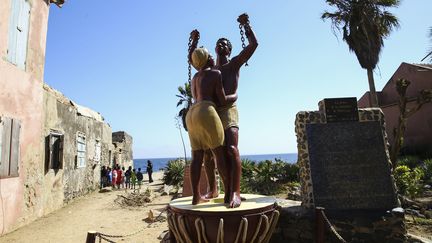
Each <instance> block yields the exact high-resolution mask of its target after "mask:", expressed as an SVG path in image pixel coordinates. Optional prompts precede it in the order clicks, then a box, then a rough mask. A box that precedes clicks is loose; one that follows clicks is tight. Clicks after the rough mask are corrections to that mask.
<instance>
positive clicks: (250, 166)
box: [240, 159, 256, 193]
mask: <svg viewBox="0 0 432 243" xmlns="http://www.w3.org/2000/svg"><path fill="white" fill-rule="evenodd" d="M241 163H242V177H241V179H240V192H241V193H256V191H255V190H254V189H253V183H254V180H253V178H254V176H255V174H256V171H255V162H254V161H252V160H249V159H242V160H241Z"/></svg>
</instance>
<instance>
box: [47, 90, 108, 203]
mask: <svg viewBox="0 0 432 243" xmlns="http://www.w3.org/2000/svg"><path fill="white" fill-rule="evenodd" d="M45 102H46V107H47V108H48V107H49V108H48V109H47V110H46V114H47V115H46V121H45V127H44V134H45V136H48V135H49V133H50V132H51V131H56V132H58V133H61V134H63V168H62V169H60V170H58V171H56V170H53V169H49V170H48V172H46V174H45V183H44V185H45V186H44V189H46V190H51V192H52V193H49V192H48V191H47V192H46V193H45V195H46V196H45V198H44V200H45V204H46V211H52V210H55V209H57V208H59V207H61V206H62V205H63V202H69V201H70V200H72V199H74V198H76V197H78V196H82V195H84V194H86V193H88V192H91V191H94V190H96V189H97V188H98V187H99V185H100V169H101V166H102V165H108V164H109V149H110V146H111V144H112V140H111V128H110V127H109V125H108V124H107V123H105V122H103V121H98V120H95V119H94V118H91V117H86V116H83V115H80V114H79V113H78V112H77V108H76V107H75V106H74V105H73V104H72V103H71V102H70V100H68V99H67V98H65V97H63V96H61V94H59V93H58V92H56V91H53V90H52V89H50V88H49V87H47V86H45ZM79 133H80V134H83V135H84V136H85V142H86V146H85V147H86V153H85V167H79V166H78V160H77V136H78V134H79ZM97 141H99V142H100V145H101V154H100V160H99V161H97V160H96V143H97Z"/></svg>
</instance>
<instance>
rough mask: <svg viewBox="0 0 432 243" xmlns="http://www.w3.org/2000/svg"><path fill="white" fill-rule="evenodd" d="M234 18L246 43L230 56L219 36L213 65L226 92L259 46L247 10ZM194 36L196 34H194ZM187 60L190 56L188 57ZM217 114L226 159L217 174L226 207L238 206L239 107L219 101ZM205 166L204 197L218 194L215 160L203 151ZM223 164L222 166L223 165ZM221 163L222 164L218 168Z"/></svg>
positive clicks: (235, 84)
mask: <svg viewBox="0 0 432 243" xmlns="http://www.w3.org/2000/svg"><path fill="white" fill-rule="evenodd" d="M237 21H238V22H239V23H240V24H241V25H242V26H243V27H244V29H245V34H246V37H247V39H248V42H249V44H248V45H247V46H246V47H245V48H244V49H243V50H242V51H241V52H240V54H239V55H237V56H235V57H233V58H232V59H231V60H230V59H229V57H230V55H231V51H232V45H231V42H230V41H229V40H228V39H226V38H220V39H219V40H218V41H217V42H216V48H215V51H216V54H217V62H216V68H217V69H218V70H220V71H221V73H222V82H223V88H224V91H225V94H228V95H237V88H238V80H239V76H240V67H241V66H242V65H243V64H245V63H246V62H247V61H248V60H249V58H250V57H251V56H252V55H253V53H254V52H255V50H256V48H257V47H258V41H257V39H256V37H255V33H254V32H253V31H252V28H251V26H250V24H249V17H248V15H247V14H242V15H240V16H239V18H238V19H237ZM198 36H199V33H198V31H196V30H194V31H192V33H191V38H192V40H193V43H192V46H191V49H190V52H189V53H192V52H193V51H194V49H195V48H196V46H197V43H198ZM194 37H196V38H194ZM189 60H190V59H189ZM218 105H219V106H218V115H219V117H220V119H221V121H222V124H223V128H224V133H225V148H226V156H227V163H226V164H221V163H217V165H218V170H219V174H220V175H221V177H222V181H223V183H224V189H225V199H224V201H225V203H228V204H229V207H231V208H235V207H239V206H240V204H241V197H240V177H241V160H240V154H239V150H238V130H239V125H238V111H237V106H236V104H235V103H234V102H231V103H228V104H227V105H222V104H218ZM204 163H205V168H206V174H207V178H208V182H209V185H210V191H209V192H208V193H207V194H206V195H205V197H206V198H212V197H216V196H217V187H216V180H215V175H214V168H215V166H214V161H213V159H212V158H211V156H210V155H209V154H208V153H206V156H205V161H204ZM224 165H225V166H224ZM221 166H224V167H223V168H221Z"/></svg>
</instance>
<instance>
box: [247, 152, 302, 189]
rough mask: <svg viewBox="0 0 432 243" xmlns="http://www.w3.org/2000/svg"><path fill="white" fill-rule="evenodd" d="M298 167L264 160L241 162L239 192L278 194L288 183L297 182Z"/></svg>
mask: <svg viewBox="0 0 432 243" xmlns="http://www.w3.org/2000/svg"><path fill="white" fill-rule="evenodd" d="M298 173H299V167H298V165H297V164H290V163H286V162H284V161H282V160H279V159H275V161H274V162H273V161H271V160H265V161H261V162H258V163H256V162H254V161H251V160H248V159H243V160H242V178H241V180H240V191H241V192H242V193H258V194H265V195H274V194H277V193H280V192H281V191H282V189H283V188H284V187H285V184H286V183H288V182H298V178H299V175H298Z"/></svg>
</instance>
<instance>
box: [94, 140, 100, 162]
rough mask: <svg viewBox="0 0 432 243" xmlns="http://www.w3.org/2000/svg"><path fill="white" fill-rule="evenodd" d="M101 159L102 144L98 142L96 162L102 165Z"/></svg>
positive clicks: (96, 145)
mask: <svg viewBox="0 0 432 243" xmlns="http://www.w3.org/2000/svg"><path fill="white" fill-rule="evenodd" d="M100 159H101V142H100V141H99V140H96V144H95V156H94V161H95V162H97V163H100Z"/></svg>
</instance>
